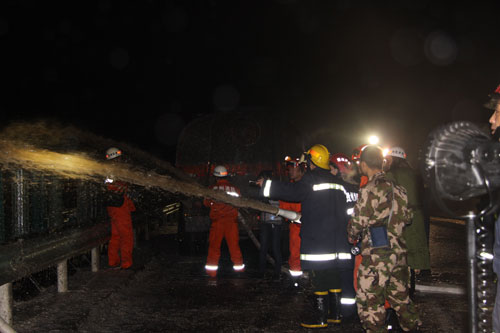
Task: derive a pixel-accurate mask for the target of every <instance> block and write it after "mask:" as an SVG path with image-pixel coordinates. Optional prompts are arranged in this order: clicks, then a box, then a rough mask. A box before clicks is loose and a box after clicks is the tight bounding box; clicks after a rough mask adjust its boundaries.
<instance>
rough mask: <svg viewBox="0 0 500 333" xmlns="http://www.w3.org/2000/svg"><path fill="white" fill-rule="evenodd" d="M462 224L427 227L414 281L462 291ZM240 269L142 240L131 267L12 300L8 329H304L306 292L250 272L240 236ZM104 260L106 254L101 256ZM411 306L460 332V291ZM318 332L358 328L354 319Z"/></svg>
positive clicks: (79, 275) (159, 240)
mask: <svg viewBox="0 0 500 333" xmlns="http://www.w3.org/2000/svg"><path fill="white" fill-rule="evenodd" d="M465 238H466V237H465V228H464V227H463V226H460V225H453V224H446V223H443V224H433V225H432V226H431V252H432V274H428V275H426V276H424V277H422V278H421V279H420V281H419V282H418V283H419V285H421V286H424V285H430V286H446V287H449V286H452V287H456V288H458V289H459V288H465V281H466V276H467V274H466V268H465V267H466V266H465V262H466V260H465V249H466V247H465ZM241 245H242V252H243V255H244V257H245V258H250V259H249V260H248V262H247V268H248V269H247V272H246V273H245V274H244V275H242V276H236V275H234V273H232V272H231V271H230V269H229V268H230V267H231V265H230V262H229V260H228V256H227V253H225V252H223V256H222V260H221V267H222V271H221V272H220V276H219V277H218V278H217V279H216V280H210V279H208V278H207V277H206V276H205V275H204V269H203V267H204V260H205V256H204V255H199V254H193V255H189V256H187V255H179V254H178V251H177V248H178V246H177V242H176V241H175V239H174V238H173V237H172V236H171V235H169V236H156V237H153V238H152V239H151V241H150V242H145V241H141V242H140V243H139V247H138V248H137V249H136V250H135V253H134V256H135V264H136V265H137V267H136V268H135V269H134V270H125V271H121V270H110V269H104V267H105V265H104V263H103V264H102V266H103V269H102V270H101V271H99V272H97V273H92V272H90V268H85V267H83V268H80V269H78V271H77V272H76V273H75V274H73V275H72V276H71V277H70V280H69V288H70V291H69V292H68V293H63V294H58V293H57V292H56V289H55V286H49V287H47V288H45V289H44V290H43V291H42V292H41V293H40V294H39V295H38V296H37V297H34V298H32V299H29V300H24V301H21V300H18V301H16V302H15V308H14V324H13V327H14V328H15V329H16V330H17V331H18V332H175V331H197V332H207V331H215V332H294V331H297V330H304V331H307V330H305V329H302V328H301V327H300V326H299V317H300V314H301V312H302V308H303V306H304V302H305V297H304V296H305V293H307V283H306V281H305V282H304V286H305V289H302V288H299V289H297V288H292V287H290V284H289V280H287V279H283V280H282V281H279V282H276V281H272V280H270V279H262V278H259V279H258V278H255V277H252V275H253V274H252V273H253V272H254V270H255V267H256V261H255V260H254V259H252V258H255V257H256V256H255V254H256V250H255V248H254V246H253V244H252V243H251V241H250V240H248V239H243V240H241ZM102 259H103V261H105V260H104V259H105V257H104V256H103V258H102ZM416 304H417V307H418V309H419V311H420V313H421V316H422V319H423V322H424V326H423V331H424V332H465V331H466V330H467V296H466V295H453V294H447V293H423V292H417V294H416ZM324 331H331V332H361V326H360V325H359V323H357V322H355V323H351V324H348V325H343V326H340V327H339V326H334V327H329V328H328V329H326V330H324Z"/></svg>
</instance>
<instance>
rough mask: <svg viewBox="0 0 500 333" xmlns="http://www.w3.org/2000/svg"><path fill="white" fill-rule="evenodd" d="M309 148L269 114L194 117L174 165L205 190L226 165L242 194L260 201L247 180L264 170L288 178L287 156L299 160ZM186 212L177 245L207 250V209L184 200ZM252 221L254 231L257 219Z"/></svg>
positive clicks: (285, 123) (293, 130)
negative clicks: (219, 167)
mask: <svg viewBox="0 0 500 333" xmlns="http://www.w3.org/2000/svg"><path fill="white" fill-rule="evenodd" d="M305 148H306V146H305V143H304V139H303V137H302V135H301V134H300V132H299V131H298V129H297V128H295V127H294V126H293V125H292V124H291V123H289V122H288V121H286V120H283V119H278V118H277V117H275V116H273V115H272V114H271V112H268V111H260V112H229V113H214V114H210V115H206V116H203V117H200V118H198V119H195V120H194V121H192V122H191V123H189V124H188V125H187V126H186V127H185V128H184V129H183V131H182V133H181V135H180V137H179V140H178V144H177V151H176V162H175V163H176V167H177V168H179V169H181V170H183V171H184V172H186V173H187V174H189V175H190V176H191V177H193V178H195V179H197V180H198V181H199V182H200V183H202V184H203V185H205V186H207V187H208V186H209V185H211V184H213V183H215V177H213V176H212V172H213V169H214V168H215V167H216V166H217V165H220V164H222V165H224V166H225V167H226V168H227V169H228V173H229V180H230V181H231V182H232V183H233V184H234V185H236V186H237V187H238V188H239V189H240V191H241V194H242V196H244V197H250V198H258V188H257V187H255V186H252V185H251V184H249V181H250V180H256V178H257V176H258V174H259V173H260V172H261V171H263V170H272V171H273V174H274V175H275V177H276V178H280V179H283V180H284V179H286V175H285V169H284V164H283V161H284V158H285V156H287V155H289V156H291V157H294V158H295V157H299V156H300V155H301V154H302V152H304V151H305ZM182 210H183V214H182V215H183V216H184V219H183V221H181V222H180V223H179V228H178V236H179V241H180V242H181V243H183V242H184V243H185V245H186V248H187V249H189V251H190V252H193V251H195V252H199V251H204V250H205V249H206V243H205V242H206V238H207V235H206V233H207V232H208V230H209V227H210V219H209V218H208V209H207V208H205V207H204V206H203V204H202V202H201V201H200V200H196V199H189V198H188V199H185V200H182ZM255 215H257V214H255ZM248 222H249V223H250V224H251V227H252V228H256V224H257V220H256V219H253V218H252V219H250V221H248ZM241 236H242V237H245V234H244V233H241ZM181 248H182V247H181ZM185 250H186V249H185Z"/></svg>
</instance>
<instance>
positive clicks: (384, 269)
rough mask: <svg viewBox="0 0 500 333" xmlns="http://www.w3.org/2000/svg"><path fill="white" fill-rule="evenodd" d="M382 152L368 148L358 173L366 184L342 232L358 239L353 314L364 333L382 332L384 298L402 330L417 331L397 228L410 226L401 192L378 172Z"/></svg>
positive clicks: (363, 155)
mask: <svg viewBox="0 0 500 333" xmlns="http://www.w3.org/2000/svg"><path fill="white" fill-rule="evenodd" d="M383 160H384V157H383V154H382V149H380V148H379V147H376V146H368V147H367V148H366V149H364V150H363V153H362V154H361V158H360V165H359V167H360V170H361V172H362V173H363V174H364V175H366V176H367V177H368V183H367V184H366V186H365V187H363V188H361V189H360V191H359V196H358V201H357V203H356V205H355V206H354V215H353V217H352V219H351V220H350V221H349V225H348V228H347V232H348V235H349V240H350V241H351V242H354V241H355V240H357V239H359V237H361V249H362V250H361V251H362V252H361V254H362V256H363V259H362V261H361V265H360V266H359V270H358V289H357V291H356V298H357V299H356V301H357V305H358V315H359V317H360V319H361V323H362V324H363V328H364V329H365V330H366V331H367V332H386V331H387V328H386V327H385V325H384V322H385V309H384V302H385V299H386V298H387V300H388V301H389V302H390V304H391V306H392V307H393V308H394V310H395V311H396V313H397V315H398V318H399V323H400V325H401V328H402V329H403V330H404V331H411V330H417V329H418V327H419V325H421V321H420V319H419V316H418V314H417V312H416V309H415V307H414V304H413V303H412V301H411V300H410V297H409V291H408V278H409V269H408V264H407V261H406V254H407V250H406V244H405V241H404V238H403V229H404V227H405V225H406V224H407V223H409V222H410V221H411V212H410V210H409V209H408V198H407V195H406V190H405V189H404V188H403V187H401V186H399V185H396V184H394V183H392V182H391V181H389V180H388V179H387V177H386V175H385V173H384V172H383V171H382V164H383Z"/></svg>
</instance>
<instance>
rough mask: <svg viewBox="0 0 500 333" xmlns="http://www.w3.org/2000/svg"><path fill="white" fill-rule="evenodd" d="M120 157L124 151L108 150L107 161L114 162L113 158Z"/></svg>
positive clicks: (113, 148)
mask: <svg viewBox="0 0 500 333" xmlns="http://www.w3.org/2000/svg"><path fill="white" fill-rule="evenodd" d="M118 156H122V151H121V150H120V149H118V148H116V147H111V148H109V149H108V150H106V159H107V160H112V159H113V158H117V157H118Z"/></svg>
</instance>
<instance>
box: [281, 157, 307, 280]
mask: <svg viewBox="0 0 500 333" xmlns="http://www.w3.org/2000/svg"><path fill="white" fill-rule="evenodd" d="M285 165H286V169H287V172H288V178H289V179H290V181H291V182H298V181H299V180H300V179H301V178H302V176H303V175H304V173H305V172H306V163H305V161H304V162H300V160H299V159H298V158H297V159H295V160H293V159H292V158H291V157H290V156H287V157H285ZM280 208H281V209H286V210H292V211H294V212H299V213H300V212H301V206H300V202H286V201H280ZM289 230H290V231H289V237H290V239H289V250H290V257H289V258H288V266H289V270H290V275H291V276H292V278H297V277H299V276H301V275H302V269H301V267H300V221H290V226H289Z"/></svg>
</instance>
